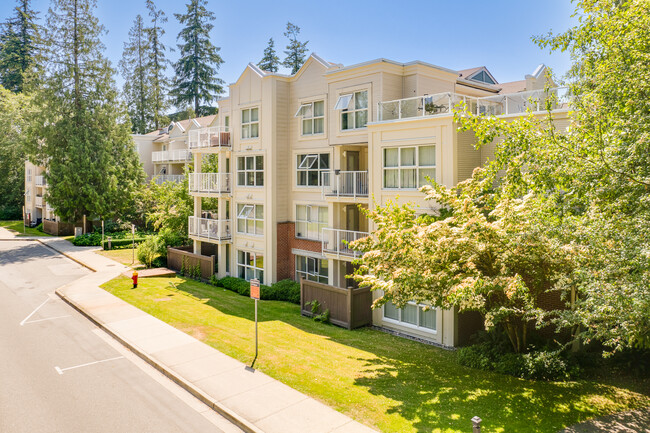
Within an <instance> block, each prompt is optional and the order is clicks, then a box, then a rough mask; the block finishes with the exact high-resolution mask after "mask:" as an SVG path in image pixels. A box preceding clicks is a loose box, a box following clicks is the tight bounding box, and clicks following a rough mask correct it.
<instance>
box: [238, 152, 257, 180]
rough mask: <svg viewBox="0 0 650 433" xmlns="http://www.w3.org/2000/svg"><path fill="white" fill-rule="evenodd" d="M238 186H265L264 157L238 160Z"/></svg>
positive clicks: (245, 157) (242, 157) (249, 157)
mask: <svg viewBox="0 0 650 433" xmlns="http://www.w3.org/2000/svg"><path fill="white" fill-rule="evenodd" d="M237 186H264V156H262V155H258V156H240V157H238V158H237Z"/></svg>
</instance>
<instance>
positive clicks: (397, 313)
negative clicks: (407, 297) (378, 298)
mask: <svg viewBox="0 0 650 433" xmlns="http://www.w3.org/2000/svg"><path fill="white" fill-rule="evenodd" d="M384 320H387V321H389V322H395V323H397V324H399V325H403V326H407V327H409V328H419V329H422V330H424V331H428V332H436V309H435V308H429V309H427V307H426V306H424V305H420V304H416V303H414V302H409V303H408V304H406V305H404V308H397V307H396V306H395V305H394V304H393V303H391V302H387V303H385V304H384Z"/></svg>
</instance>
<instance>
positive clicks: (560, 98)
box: [476, 87, 571, 116]
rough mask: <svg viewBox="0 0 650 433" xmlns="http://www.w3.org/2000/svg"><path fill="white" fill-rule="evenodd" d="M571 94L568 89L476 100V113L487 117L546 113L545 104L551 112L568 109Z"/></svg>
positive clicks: (534, 91) (556, 88) (537, 91)
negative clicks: (530, 112)
mask: <svg viewBox="0 0 650 433" xmlns="http://www.w3.org/2000/svg"><path fill="white" fill-rule="evenodd" d="M570 99H571V94H570V92H569V88H568V87H555V88H552V89H539V90H531V91H528V92H518V93H506V94H503V95H495V96H486V97H482V98H478V99H477V104H476V105H477V106H476V113H477V114H486V115H489V116H506V115H511V114H522V113H526V112H529V111H532V112H533V113H535V112H540V111H546V109H547V103H548V104H549V106H550V108H551V110H559V109H562V108H568V106H569V101H570Z"/></svg>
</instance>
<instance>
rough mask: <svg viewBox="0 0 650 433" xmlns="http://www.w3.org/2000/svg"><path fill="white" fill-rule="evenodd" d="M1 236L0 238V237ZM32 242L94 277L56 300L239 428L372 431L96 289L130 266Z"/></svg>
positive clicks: (58, 242) (269, 432) (56, 242)
mask: <svg viewBox="0 0 650 433" xmlns="http://www.w3.org/2000/svg"><path fill="white" fill-rule="evenodd" d="M5 232H7V231H6V230H5ZM5 235H6V233H2V232H0V238H2V237H4V236H5ZM38 241H39V242H42V243H43V244H44V245H47V246H49V247H51V248H54V249H56V250H57V251H59V252H61V253H63V254H65V255H66V256H67V257H69V258H70V259H72V260H75V261H77V262H79V263H82V264H83V265H84V266H86V267H88V268H90V269H92V270H94V271H95V272H93V273H92V274H90V275H87V276H85V277H83V278H81V279H79V280H77V281H75V282H73V283H71V284H68V285H66V286H63V287H60V288H59V289H57V291H56V293H57V294H58V295H59V296H60V297H61V298H63V299H64V300H65V301H66V302H68V303H69V304H71V305H72V306H73V307H75V308H76V309H77V310H79V311H80V312H81V313H82V314H84V315H85V316H86V317H88V318H89V319H90V320H92V321H93V322H94V323H96V324H97V326H99V327H100V328H102V329H104V330H105V331H106V332H108V333H109V334H111V335H112V336H113V337H114V338H116V339H117V340H118V341H120V342H121V343H122V344H124V345H125V346H126V347H128V348H129V349H130V350H131V351H133V352H135V353H136V354H137V355H139V356H140V357H141V358H143V359H144V360H145V361H147V362H148V363H150V364H151V365H153V366H154V367H155V368H157V369H158V370H160V371H161V372H162V373H163V374H165V375H166V376H168V377H169V378H171V379H172V380H173V381H174V382H176V383H178V384H179V385H181V386H182V387H184V388H185V389H186V390H188V391H189V392H190V393H192V394H193V395H194V396H196V397H197V398H199V399H200V400H201V401H203V402H204V403H206V404H207V405H209V406H210V407H212V408H213V409H214V410H216V411H217V412H219V413H220V414H221V415H223V416H225V417H226V418H228V419H229V420H230V421H232V422H233V423H235V424H236V425H237V426H239V427H240V428H241V429H242V430H244V431H247V432H256V433H261V432H266V433H292V432H296V433H303V432H307V431H309V432H314V433H319V432H322V433H326V432H332V433H352V432H359V433H368V432H373V431H374V430H372V429H370V428H368V427H366V426H364V425H362V424H360V423H358V422H356V421H354V420H352V419H351V418H349V417H347V416H345V415H343V414H341V413H339V412H337V411H335V410H333V409H331V408H329V407H328V406H326V405H324V404H322V403H320V402H318V401H316V400H314V399H313V398H310V397H308V396H306V395H304V394H302V393H300V392H298V391H296V390H294V389H292V388H290V387H288V386H286V385H284V384H282V383H280V382H279V381H277V380H275V379H272V378H271V377H269V376H267V375H265V374H264V373H261V372H259V371H255V370H252V371H251V370H249V369H247V368H246V365H244V364H243V363H241V362H239V361H236V360H234V359H233V358H230V357H228V356H226V355H224V354H223V353H221V352H219V351H217V350H215V349H213V348H211V347H210V346H208V345H206V344H203V343H201V342H200V341H198V340H196V339H194V338H193V337H190V336H189V335H187V334H185V333H184V332H182V331H179V330H177V329H176V328H174V327H172V326H170V325H167V324H166V323H164V322H162V321H160V320H158V319H156V318H154V317H152V316H150V315H148V314H146V313H144V312H143V311H141V310H139V309H137V308H135V307H133V306H132V305H130V304H128V303H126V302H124V301H122V300H121V299H119V298H117V297H115V296H113V295H112V294H110V293H108V292H106V291H105V290H103V289H101V288H99V285H100V284H103V283H104V282H106V281H108V280H111V279H113V278H115V277H116V276H118V275H120V274H121V273H122V272H125V271H126V270H127V269H128V268H127V267H126V266H124V265H122V264H119V263H117V262H115V261H113V260H111V259H108V258H106V257H103V256H100V255H99V254H95V253H93V252H92V251H93V250H94V249H96V248H91V247H75V246H74V245H72V244H71V243H70V242H68V241H66V240H63V239H58V238H39V239H38Z"/></svg>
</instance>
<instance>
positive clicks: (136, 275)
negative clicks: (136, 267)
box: [131, 271, 138, 289]
mask: <svg viewBox="0 0 650 433" xmlns="http://www.w3.org/2000/svg"><path fill="white" fill-rule="evenodd" d="M131 279H132V280H133V288H134V289H137V288H138V271H133V276H132V277H131Z"/></svg>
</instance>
